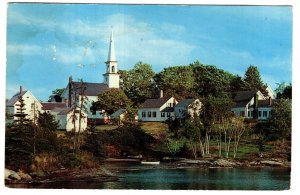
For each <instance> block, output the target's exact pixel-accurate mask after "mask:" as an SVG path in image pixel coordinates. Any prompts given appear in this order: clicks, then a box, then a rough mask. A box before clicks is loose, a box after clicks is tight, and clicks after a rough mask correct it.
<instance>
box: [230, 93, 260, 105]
mask: <svg viewBox="0 0 300 195" xmlns="http://www.w3.org/2000/svg"><path fill="white" fill-rule="evenodd" d="M257 92H258V91H238V92H236V95H235V97H234V99H233V101H234V102H245V101H250V100H251V99H252V98H253V97H254V95H255V94H256V93H257Z"/></svg>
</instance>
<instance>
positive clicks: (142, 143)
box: [108, 124, 155, 150]
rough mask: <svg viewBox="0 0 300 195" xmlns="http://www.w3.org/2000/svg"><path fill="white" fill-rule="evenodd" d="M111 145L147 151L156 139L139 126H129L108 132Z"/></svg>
mask: <svg viewBox="0 0 300 195" xmlns="http://www.w3.org/2000/svg"><path fill="white" fill-rule="evenodd" d="M108 133H109V136H110V141H111V143H113V144H115V145H118V146H130V147H134V148H136V149H141V150H146V149H148V146H149V145H150V144H152V143H154V141H155V139H154V138H153V137H152V136H151V135H149V134H147V133H146V132H145V131H144V130H143V129H142V128H141V127H140V126H139V125H134V124H128V125H124V126H122V127H119V128H118V129H115V130H113V131H110V132H108Z"/></svg>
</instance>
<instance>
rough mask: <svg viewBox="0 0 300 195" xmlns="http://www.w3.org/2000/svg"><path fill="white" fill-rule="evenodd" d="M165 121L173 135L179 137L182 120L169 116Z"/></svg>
mask: <svg viewBox="0 0 300 195" xmlns="http://www.w3.org/2000/svg"><path fill="white" fill-rule="evenodd" d="M165 123H167V125H168V129H169V131H170V132H171V133H172V137H173V138H175V139H177V138H179V135H180V133H179V128H180V125H181V123H180V120H179V119H178V118H175V119H173V118H168V119H167V120H166V121H165Z"/></svg>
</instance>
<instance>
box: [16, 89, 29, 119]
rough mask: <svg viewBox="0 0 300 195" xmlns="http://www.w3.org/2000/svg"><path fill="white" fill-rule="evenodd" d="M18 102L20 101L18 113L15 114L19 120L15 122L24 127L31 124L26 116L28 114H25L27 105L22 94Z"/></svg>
mask: <svg viewBox="0 0 300 195" xmlns="http://www.w3.org/2000/svg"><path fill="white" fill-rule="evenodd" d="M18 101H19V103H18V104H16V106H18V107H17V112H16V114H14V116H15V117H17V119H16V120H15V121H16V122H17V123H19V124H21V125H22V124H24V123H26V122H29V119H27V118H26V116H27V115H28V114H26V113H25V110H26V108H25V103H24V100H23V97H22V95H21V94H20V95H19V96H18Z"/></svg>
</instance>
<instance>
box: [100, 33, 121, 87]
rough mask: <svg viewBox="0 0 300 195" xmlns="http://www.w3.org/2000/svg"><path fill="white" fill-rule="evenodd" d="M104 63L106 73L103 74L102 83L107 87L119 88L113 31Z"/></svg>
mask: <svg viewBox="0 0 300 195" xmlns="http://www.w3.org/2000/svg"><path fill="white" fill-rule="evenodd" d="M105 64H106V73H105V74H103V76H104V83H105V84H107V85H108V87H109V88H119V82H120V75H119V74H118V61H117V60H116V54H115V45H114V37H113V32H111V35H110V43H109V51H108V58H107V61H106V62H105Z"/></svg>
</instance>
